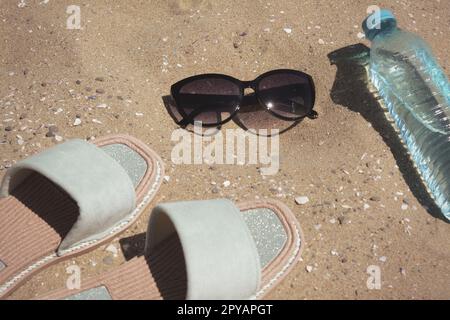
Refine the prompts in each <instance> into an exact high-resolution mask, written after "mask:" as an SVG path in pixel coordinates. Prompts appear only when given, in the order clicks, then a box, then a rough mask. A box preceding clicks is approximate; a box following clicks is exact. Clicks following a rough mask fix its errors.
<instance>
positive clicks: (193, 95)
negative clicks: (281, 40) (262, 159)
mask: <svg viewBox="0 0 450 320" xmlns="http://www.w3.org/2000/svg"><path fill="white" fill-rule="evenodd" d="M246 89H247V90H248V89H251V90H253V93H251V94H249V95H245V91H246ZM171 95H172V98H173V100H174V101H175V107H176V109H177V111H178V113H179V114H180V116H181V119H180V120H178V121H177V124H178V125H179V126H181V127H183V128H185V127H187V126H188V125H190V124H195V123H196V122H201V123H202V125H203V126H205V127H216V126H220V125H223V124H225V123H227V122H228V121H230V120H231V119H233V117H235V116H236V115H237V113H238V112H239V111H240V110H242V109H243V108H242V107H243V106H245V105H255V104H258V105H259V106H260V107H262V108H263V109H264V110H265V111H267V112H268V113H270V114H271V115H272V116H274V117H276V118H278V119H281V120H285V121H299V120H301V119H303V118H305V117H308V118H311V119H315V118H317V113H316V112H315V111H313V107H314V102H315V87H314V82H313V79H312V77H311V76H310V75H308V74H306V73H303V72H301V71H296V70H273V71H270V72H267V73H264V74H262V75H261V76H259V77H258V78H256V79H255V80H253V81H240V80H238V79H235V78H233V77H230V76H227V75H222V74H202V75H197V76H193V77H189V78H186V79H184V80H181V81H179V82H177V83H175V84H174V85H172V87H171Z"/></svg>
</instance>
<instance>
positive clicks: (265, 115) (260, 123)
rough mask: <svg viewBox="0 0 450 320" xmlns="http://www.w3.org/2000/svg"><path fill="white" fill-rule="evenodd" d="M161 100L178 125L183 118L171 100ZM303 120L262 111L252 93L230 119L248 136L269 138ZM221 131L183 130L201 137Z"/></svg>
mask: <svg viewBox="0 0 450 320" xmlns="http://www.w3.org/2000/svg"><path fill="white" fill-rule="evenodd" d="M162 100H163V103H164V106H165V108H166V110H167V113H168V114H169V115H170V117H171V118H172V120H173V121H174V122H175V123H176V124H179V122H180V121H181V120H182V119H183V117H182V116H181V115H180V113H179V112H178V110H177V108H176V106H175V101H174V100H173V98H172V97H171V96H169V95H167V96H163V97H162ZM217 116H218V117H219V120H220V114H218V115H217ZM303 120H304V119H300V120H297V121H287V120H282V119H278V118H277V117H275V116H274V115H272V114H270V113H269V112H268V111H266V110H264V109H262V108H261V106H260V104H259V102H258V101H257V99H256V96H255V94H254V93H252V94H250V95H247V96H245V97H244V100H243V103H242V106H241V107H240V110H239V112H238V113H237V115H235V116H234V117H233V118H232V120H231V121H233V122H234V123H235V124H236V125H237V126H238V127H240V128H241V129H243V130H245V131H246V132H249V133H250V134H254V135H257V136H264V137H269V138H270V137H274V136H277V135H281V134H283V133H286V132H287V131H289V130H291V129H292V128H294V127H295V126H297V125H298V124H299V123H301V122H302V121H303ZM221 129H222V125H218V126H216V127H208V128H205V127H204V128H202V132H201V134H199V131H198V130H194V126H193V125H189V126H188V127H186V128H185V130H187V131H189V132H191V133H194V134H197V135H201V136H214V135H216V134H217V133H218V132H220V130H221ZM262 129H266V131H267V132H268V133H269V132H272V131H273V130H270V129H276V130H277V132H276V133H270V134H261V131H260V130H262Z"/></svg>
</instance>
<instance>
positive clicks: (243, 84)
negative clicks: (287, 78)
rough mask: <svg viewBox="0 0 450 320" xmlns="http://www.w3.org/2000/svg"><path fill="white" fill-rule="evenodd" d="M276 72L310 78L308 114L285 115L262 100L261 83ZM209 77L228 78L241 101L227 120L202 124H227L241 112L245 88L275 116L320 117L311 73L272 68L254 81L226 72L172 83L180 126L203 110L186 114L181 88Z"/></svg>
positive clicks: (290, 118)
mask: <svg viewBox="0 0 450 320" xmlns="http://www.w3.org/2000/svg"><path fill="white" fill-rule="evenodd" d="M274 74H293V75H296V76H300V77H303V78H305V79H306V80H308V82H309V85H310V90H311V107H310V109H309V110H308V112H307V114H306V115H304V116H299V117H285V116H282V115H279V114H277V113H276V112H274V111H272V110H271V109H270V108H269V107H267V105H266V104H265V103H263V102H262V101H261V99H260V97H259V95H258V91H259V90H258V87H259V84H260V82H261V81H262V80H263V79H264V78H266V77H268V76H272V75H274ZM207 78H216V79H223V80H227V81H229V82H231V83H233V84H235V85H236V86H237V87H238V88H239V103H238V104H237V105H236V107H235V110H234V111H233V112H232V113H230V116H229V117H228V118H226V119H225V120H222V121H220V122H218V123H209V124H208V123H207V124H202V125H203V126H204V127H218V126H221V125H223V124H226V123H227V122H229V121H231V120H232V119H233V118H234V117H235V116H236V115H237V113H238V112H239V110H240V108H241V104H242V101H243V100H244V97H245V89H249V88H250V89H252V90H253V91H254V92H255V95H256V98H257V100H258V102H259V104H260V105H261V106H262V107H264V108H265V110H266V111H267V112H269V113H270V114H271V115H273V116H274V117H276V118H278V119H281V120H285V121H292V122H295V121H299V120H301V119H304V118H305V117H307V118H310V119H316V118H317V117H318V114H317V112H315V111H314V110H313V108H314V104H315V101H316V88H315V85H314V80H313V78H312V77H311V76H310V75H309V74H307V73H304V72H302V71H297V70H291V69H277V70H272V71H269V72H266V73H263V74H261V75H260V76H259V77H257V78H256V79H255V80H252V81H241V80H239V79H236V78H233V77H231V76H228V75H225V74H218V73H205V74H200V75H196V76H192V77H189V78H186V79H183V80H181V81H178V82H177V83H175V84H174V85H172V87H171V88H170V93H171V95H172V98H173V100H174V101H175V107H176V109H177V111H178V113H179V114H180V115H181V117H182V119H181V120H179V121H177V124H178V125H179V126H181V127H182V128H185V127H187V126H188V125H189V124H194V123H195V117H196V116H197V115H198V114H200V113H201V110H199V111H198V112H195V111H193V112H192V113H191V114H190V115H188V114H186V112H185V111H184V110H183V108H181V107H179V106H180V100H181V97H180V95H181V94H180V90H181V88H183V86H185V85H186V84H187V83H189V82H192V81H195V80H200V79H207Z"/></svg>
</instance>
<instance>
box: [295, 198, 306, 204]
mask: <svg viewBox="0 0 450 320" xmlns="http://www.w3.org/2000/svg"><path fill="white" fill-rule="evenodd" d="M308 202H309V198H308V197H306V196H301V197H297V198H295V203H296V204H302V205H303V204H307V203H308Z"/></svg>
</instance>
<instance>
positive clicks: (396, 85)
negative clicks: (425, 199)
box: [363, 10, 450, 220]
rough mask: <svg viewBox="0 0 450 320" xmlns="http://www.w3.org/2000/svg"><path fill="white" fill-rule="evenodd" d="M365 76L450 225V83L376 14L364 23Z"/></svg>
mask: <svg viewBox="0 0 450 320" xmlns="http://www.w3.org/2000/svg"><path fill="white" fill-rule="evenodd" d="M363 29H364V31H365V34H366V38H367V39H369V40H370V41H372V47H371V52H370V66H369V74H370V78H371V81H372V83H373V84H374V86H375V87H376V89H377V90H378V92H379V94H380V96H381V98H382V99H383V100H384V103H385V105H386V107H387V111H388V112H389V115H390V118H392V119H393V123H394V124H395V126H396V129H397V132H398V133H399V135H400V138H401V139H402V140H403V142H404V143H405V144H406V146H407V148H408V150H409V153H410V155H411V157H412V159H413V161H414V163H415V165H416V167H417V170H418V171H419V174H420V175H421V177H422V179H423V181H424V182H425V185H426V186H427V189H428V191H429V192H430V194H431V196H432V197H433V199H434V200H435V202H436V204H437V205H438V207H439V208H440V209H441V211H442V213H443V214H444V216H445V217H446V218H447V219H448V220H450V84H449V81H448V79H447V77H446V75H445V73H444V71H443V70H442V68H441V67H440V66H439V64H438V63H437V61H436V58H435V57H434V56H433V53H432V52H431V49H430V48H429V46H428V45H427V44H426V43H425V42H424V41H423V40H422V39H421V38H420V37H418V36H417V35H415V34H413V33H410V32H407V31H404V30H401V29H399V28H398V27H397V21H396V19H395V17H394V15H393V14H392V13H391V12H390V11H388V10H381V12H379V13H374V14H372V15H371V16H369V17H368V18H367V19H366V20H365V21H364V23H363Z"/></svg>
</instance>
